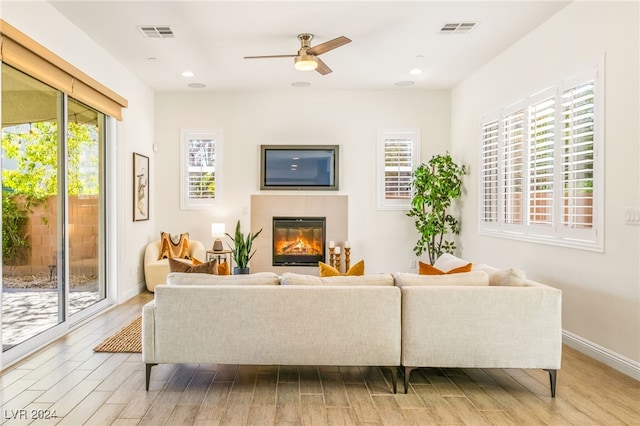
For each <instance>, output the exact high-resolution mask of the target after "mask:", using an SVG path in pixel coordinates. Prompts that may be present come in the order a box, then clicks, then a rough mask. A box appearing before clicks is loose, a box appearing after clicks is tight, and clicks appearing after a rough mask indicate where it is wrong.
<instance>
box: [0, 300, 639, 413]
mask: <svg viewBox="0 0 640 426" xmlns="http://www.w3.org/2000/svg"><path fill="white" fill-rule="evenodd" d="M151 298H152V295H151V294H148V293H145V294H142V295H139V296H136V297H135V298H133V299H132V300H130V301H128V302H126V303H124V304H122V305H120V306H118V307H116V308H114V309H112V310H109V311H108V312H105V313H104V314H102V315H101V316H99V317H98V318H96V319H94V320H93V321H91V322H89V323H87V324H86V325H84V326H83V327H81V328H79V329H77V330H75V331H74V332H72V333H70V334H69V335H67V336H66V337H64V338H62V339H60V340H58V341H56V342H54V343H53V344H51V345H49V346H47V347H46V348H44V349H42V350H41V351H39V352H37V353H35V354H34V355H32V356H30V357H29V358H27V359H25V360H23V361H21V362H20V363H18V364H16V365H13V366H11V367H9V368H8V369H6V370H5V371H3V372H2V374H1V376H0V392H1V393H0V395H1V397H2V412H1V414H2V419H1V420H2V423H3V424H6V425H24V424H34V425H50V424H59V425H91V426H94V425H153V426H156V425H440V424H443V425H444V424H446V425H639V424H640V382H638V381H636V380H633V379H631V378H629V377H627V376H625V375H623V374H621V373H619V372H617V371H615V370H613V369H611V368H609V367H607V366H605V365H603V364H601V363H599V362H597V361H595V360H593V359H591V358H588V357H586V356H585V355H583V354H581V353H579V352H577V351H575V350H573V349H571V348H568V347H565V348H564V350H563V365H562V369H561V370H560V372H559V373H558V389H557V397H556V398H555V399H554V398H551V397H550V396H549V385H548V381H549V378H548V374H547V373H546V372H544V371H542V370H518V369H507V370H494V369H491V370H489V369H439V368H424V369H420V370H416V371H414V372H413V373H412V375H411V385H410V386H411V387H410V390H409V393H408V394H406V395H405V394H404V393H398V394H395V395H394V394H392V393H391V386H390V378H391V376H390V374H389V372H388V371H385V370H381V369H379V368H359V367H350V368H338V367H306V366H300V367H288V366H287V367H284V366H283V367H273V366H268V367H264V366H237V365H204V364H201V365H197V364H189V365H159V366H157V367H154V369H153V372H152V381H151V386H150V390H149V392H146V391H145V390H144V365H143V363H142V361H141V357H140V354H109V353H94V352H93V350H92V349H93V347H95V346H96V345H97V344H98V343H100V342H101V341H102V340H103V339H104V338H106V337H108V336H110V335H111V334H113V333H114V332H115V331H117V330H119V329H120V328H121V327H123V326H124V325H126V324H127V323H128V322H129V321H131V320H133V319H134V318H135V317H136V316H137V315H139V314H140V310H141V307H142V305H143V304H144V303H145V302H146V301H148V300H150V299H151ZM401 380H402V379H401V377H400V380H399V382H400V384H399V389H398V390H399V391H400V392H402V385H401V383H402V382H401ZM21 410H24V411H21ZM47 410H49V411H47ZM53 412H55V414H56V416H57V417H56V418H51V419H34V418H33V416H34V415H36V416H37V415H38V414H40V415H42V416H44V415H46V414H47V413H53Z"/></svg>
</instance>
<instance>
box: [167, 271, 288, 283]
mask: <svg viewBox="0 0 640 426" xmlns="http://www.w3.org/2000/svg"><path fill="white" fill-rule="evenodd" d="M167 284H168V285H279V284H280V277H279V276H278V275H276V274H275V273H273V272H258V273H256V274H242V275H225V276H220V275H209V274H198V273H196V274H184V273H170V274H169V275H167Z"/></svg>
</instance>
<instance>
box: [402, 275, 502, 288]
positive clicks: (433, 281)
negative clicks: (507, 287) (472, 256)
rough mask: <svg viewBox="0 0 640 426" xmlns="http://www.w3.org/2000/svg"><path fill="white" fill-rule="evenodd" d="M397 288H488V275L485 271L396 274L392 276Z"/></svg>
mask: <svg viewBox="0 0 640 426" xmlns="http://www.w3.org/2000/svg"><path fill="white" fill-rule="evenodd" d="M394 278H395V283H396V285H397V286H398V287H404V286H426V285H430V286H436V285H437V286H488V285H489V275H488V274H487V273H486V272H485V271H471V272H461V273H459V274H444V275H419V274H412V273H408V272H398V273H396V274H395V275H394Z"/></svg>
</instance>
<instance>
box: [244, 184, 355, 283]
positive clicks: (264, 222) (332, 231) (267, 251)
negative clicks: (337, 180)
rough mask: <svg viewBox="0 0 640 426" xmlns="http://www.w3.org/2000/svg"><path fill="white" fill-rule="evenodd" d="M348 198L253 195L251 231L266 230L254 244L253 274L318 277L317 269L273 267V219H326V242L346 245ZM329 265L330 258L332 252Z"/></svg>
mask: <svg viewBox="0 0 640 426" xmlns="http://www.w3.org/2000/svg"><path fill="white" fill-rule="evenodd" d="M348 207H349V206H348V197H347V196H346V195H262V194H260V195H252V196H251V232H255V231H257V230H258V229H260V228H262V229H263V230H262V233H261V234H260V236H259V237H258V238H257V239H256V240H255V241H254V242H253V247H254V248H255V249H256V254H255V256H253V258H252V259H251V262H250V263H249V266H250V267H251V272H252V273H253V272H266V271H269V272H275V273H276V274H278V275H281V274H282V273H283V272H287V271H289V272H296V273H300V274H309V275H317V274H318V268H317V267H316V266H272V256H273V254H272V253H271V251H272V246H273V245H272V241H271V239H272V218H273V217H274V216H289V217H301V216H307V217H326V218H327V223H326V241H327V246H328V242H329V241H335V242H336V244H340V245H342V244H343V242H344V241H345V240H348V239H349V238H348V236H349V232H348V225H347V214H348ZM326 256H327V259H326V261H327V263H328V262H329V259H328V252H327V254H326Z"/></svg>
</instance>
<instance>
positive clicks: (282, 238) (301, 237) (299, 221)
mask: <svg viewBox="0 0 640 426" xmlns="http://www.w3.org/2000/svg"><path fill="white" fill-rule="evenodd" d="M325 223H326V219H325V218H324V217H274V218H273V266H286V265H293V266H318V262H319V261H320V262H324V260H325V257H324V252H325Z"/></svg>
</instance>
